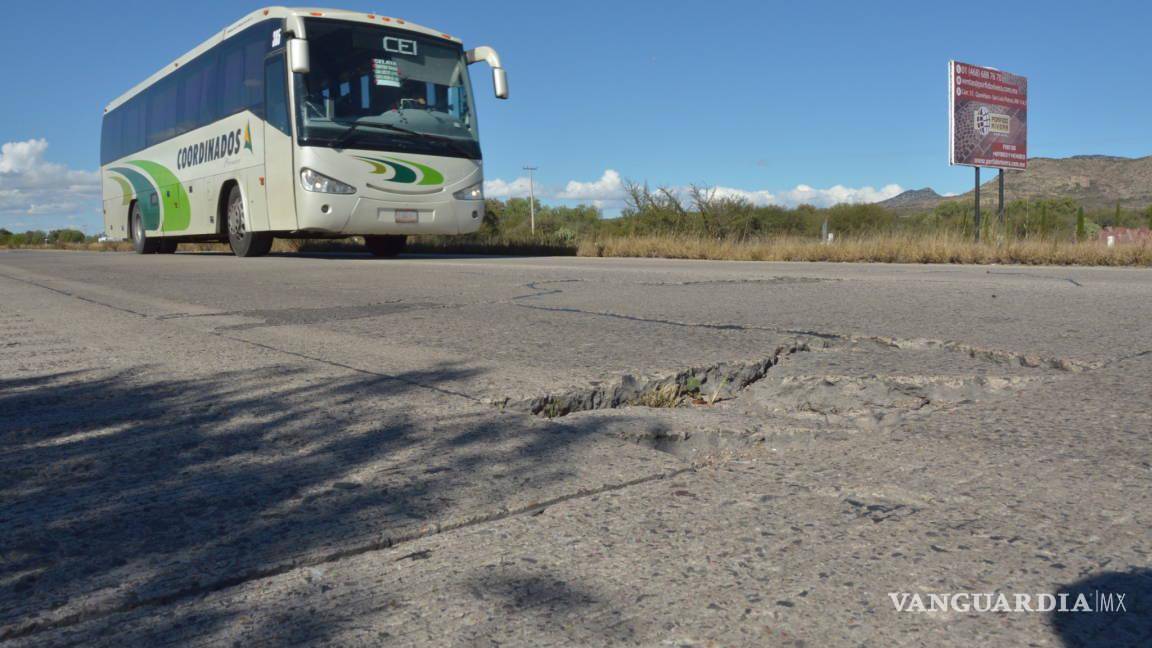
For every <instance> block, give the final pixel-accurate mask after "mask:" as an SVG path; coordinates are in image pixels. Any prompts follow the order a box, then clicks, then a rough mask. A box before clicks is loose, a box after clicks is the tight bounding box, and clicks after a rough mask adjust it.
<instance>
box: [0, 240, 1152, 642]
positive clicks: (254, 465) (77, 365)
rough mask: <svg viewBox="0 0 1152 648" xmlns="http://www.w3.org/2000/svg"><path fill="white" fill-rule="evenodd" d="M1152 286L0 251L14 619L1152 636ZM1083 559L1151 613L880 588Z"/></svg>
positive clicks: (631, 632)
mask: <svg viewBox="0 0 1152 648" xmlns="http://www.w3.org/2000/svg"><path fill="white" fill-rule="evenodd" d="M1150 298H1152V271H1148V270H1137V269H1085V268H1009V267H993V268H989V267H942V266H890V265H884V266H881V265H873V266H869V265H832V264H766V263H712V262H685V261H664V260H605V259H484V258H446V257H409V258H402V259H399V260H388V261H381V260H376V259H371V258H368V257H357V256H311V257H309V256H283V257H271V258H266V259H258V260H241V259H235V258H232V257H228V256H222V255H211V254H187V255H183V254H182V255H177V256H175V257H164V256H155V257H137V256H132V255H126V254H100V253H79V252H29V251H13V252H0V439H2V440H3V445H2V446H0V643H2V644H5V645H136V644H152V645H164V644H182V645H183V644H193V645H224V644H227V645H235V644H250V643H271V644H325V643H327V644H335V645H377V644H389V643H391V644H395V645H413V644H416V645H524V646H540V645H644V646H658V645H688V646H693V645H810V646H813V645H820V646H822V645H973V644H993V645H1023V644H1027V645H1036V646H1060V645H1102V644H1109V645H1147V644H1148V643H1149V642H1150V641H1152V619H1150V605H1152V576H1150V574H1152V572H1150V571H1149V556H1150V552H1152V534H1150V532H1149V528H1150V523H1152V498H1150V496H1149V495H1150V489H1149V484H1150V479H1152V445H1150V443H1149V442H1150V440H1152V439H1150V436H1152V399H1150V396H1152V388H1150V386H1149V385H1150V384H1152V383H1150V381H1149V378H1152V335H1149V333H1150V332H1152V325H1150V324H1149V322H1150V321H1152V318H1150V315H1152V299H1150ZM533 403H534V404H535V405H531V404H533ZM638 403H644V404H647V405H662V406H661V407H651V406H641V405H638ZM1095 590H1100V591H1113V592H1121V593H1125V594H1126V595H1127V597H1126V601H1127V608H1128V609H1127V611H1125V612H1122V613H1117V614H1091V615H1089V614H1081V615H1072V614H1055V615H1050V614H1045V613H975V612H969V613H962V612H956V611H950V612H931V613H906V612H905V613H901V612H897V611H896V610H895V609H894V606H893V604H892V602H891V600H890V598H889V596H888V594H889V593H890V592H920V593H923V594H927V593H931V592H936V593H946V592H958V591H972V592H1006V593H1010V594H1011V593H1017V592H1025V593H1050V592H1079V591H1095Z"/></svg>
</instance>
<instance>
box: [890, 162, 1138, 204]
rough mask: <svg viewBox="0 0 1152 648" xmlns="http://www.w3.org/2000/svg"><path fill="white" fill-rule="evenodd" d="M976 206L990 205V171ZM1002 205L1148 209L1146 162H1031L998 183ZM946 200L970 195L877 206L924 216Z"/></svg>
mask: <svg viewBox="0 0 1152 648" xmlns="http://www.w3.org/2000/svg"><path fill="white" fill-rule="evenodd" d="M985 177H986V178H988V180H987V182H984V183H983V184H982V185H981V187H982V188H981V196H980V199H981V200H980V202H981V203H983V204H984V205H985V207H988V206H992V205H994V204H995V202H996V171H995V170H994V169H986V170H985V171H984V174H983V175H982V177H981V179H984V178H985ZM1004 194H1005V195H1004V199H1005V200H1006V201H1008V202H1011V201H1013V200H1018V199H1024V200H1035V199H1041V198H1071V199H1073V200H1076V201H1078V202H1079V203H1080V204H1082V205H1084V207H1085V208H1086V209H1110V208H1112V207H1115V206H1116V203H1120V205H1121V206H1122V207H1124V208H1126V209H1143V208H1145V207H1147V206H1148V205H1152V156H1149V157H1142V158H1126V157H1115V156H1111V155H1076V156H1073V157H1069V158H1059V159H1056V158H1032V159H1030V160H1028V170H1027V171H1009V172H1008V173H1007V174H1006V175H1005V178H1004ZM946 200H961V201H963V200H966V201H968V202H971V201H972V192H971V191H969V192H968V193H965V194H961V195H959V196H952V197H945V196H941V195H939V194H937V193H936V192H935V191H933V190H932V189H915V190H912V191H905V192H904V193H902V194H900V195H898V196H895V197H893V198H889V199H888V200H885V201H883V202H881V203H880V204H881V205H883V206H885V207H888V208H890V209H893V210H895V211H899V212H906V213H908V212H919V211H930V210H932V209H935V207H936V206H937V205H939V204H940V203H941V202H943V201H946Z"/></svg>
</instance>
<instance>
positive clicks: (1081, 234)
mask: <svg viewBox="0 0 1152 648" xmlns="http://www.w3.org/2000/svg"><path fill="white" fill-rule="evenodd" d="M1087 235H1088V232H1087V229H1086V223H1085V222H1084V208H1083V207H1081V208H1080V209H1078V210H1076V240H1077V241H1083V240H1085V239H1086V238H1087Z"/></svg>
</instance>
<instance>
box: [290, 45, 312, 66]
mask: <svg viewBox="0 0 1152 648" xmlns="http://www.w3.org/2000/svg"><path fill="white" fill-rule="evenodd" d="M288 65H289V67H291V68H292V73H293V74H308V73H309V72H311V71H312V57H311V54H310V53H309V51H308V41H306V40H304V39H303V38H293V39H292V40H290V41H288Z"/></svg>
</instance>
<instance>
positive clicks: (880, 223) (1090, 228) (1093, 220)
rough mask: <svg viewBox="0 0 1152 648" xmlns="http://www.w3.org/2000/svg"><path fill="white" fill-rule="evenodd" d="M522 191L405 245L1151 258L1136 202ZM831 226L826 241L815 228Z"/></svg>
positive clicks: (780, 257)
mask: <svg viewBox="0 0 1152 648" xmlns="http://www.w3.org/2000/svg"><path fill="white" fill-rule="evenodd" d="M529 207H530V205H529V203H528V201H527V200H526V199H522V198H513V199H510V200H507V201H501V200H491V199H490V200H488V202H487V214H486V216H485V218H484V223H483V225H482V226H481V229H480V231H479V232H477V233H475V234H472V235H468V236H459V237H416V238H413V239H412V240H411V242H410V246H409V250H411V251H415V252H433V253H448V254H511V255H580V256H611V257H664V258H681V259H719V260H723V259H728V260H741V261H841V262H849V261H864V262H887V263H1015V264H1043V265H1062V264H1064V265H1069V264H1075V265H1138V266H1152V242H1149V241H1147V240H1145V241H1144V242H1141V243H1121V244H1118V245H1116V246H1115V247H1108V246H1107V245H1106V244H1105V243H1103V242H1102V241H1100V236H1099V234H1100V231H1101V229H1102V228H1106V227H1124V228H1140V227H1147V228H1150V229H1152V206H1150V207H1148V208H1147V209H1144V210H1132V209H1123V208H1122V207H1121V206H1120V205H1117V206H1116V207H1115V208H1114V209H1109V210H1085V209H1084V208H1083V207H1081V206H1080V205H1079V204H1077V203H1076V202H1075V201H1072V200H1068V199H1050V200H1036V201H1015V202H1012V203H1010V204H1008V205H1006V208H1005V218H1004V221H1003V222H1002V223H1001V222H1000V221H999V220H998V218H997V214H996V212H995V209H989V206H988V204H987V203H985V208H984V218H983V223H982V225H981V241H982V242H981V243H975V242H973V239H974V238H975V218H974V209H973V204H972V202H971V201H959V200H957V201H951V202H945V203H942V204H941V205H940V206H938V207H937V208H936V209H934V210H932V211H930V212H924V213H912V214H904V213H897V212H895V211H893V210H890V209H887V208H885V207H883V206H880V205H837V206H834V207H829V208H817V207H813V206H810V205H800V206H798V207H795V208H785V207H779V206H757V205H754V204H752V203H750V202H748V201H747V200H743V199H741V198H738V197H730V196H724V195H721V194H720V193H718V192H717V191H715V190H713V189H710V188H707V187H691V188H689V190H688V191H686V192H680V191H673V190H671V189H667V188H655V189H653V188H651V187H649V186H647V185H642V184H629V185H627V200H626V206H625V207H624V209H623V211H622V213H621V215H620V217H619V218H604V217H603V214H602V213H601V210H600V209H599V208H597V207H595V206H591V205H578V206H550V205H543V204H540V203H539V202H537V205H536V208H537V209H536V231H535V233H533V232H532V228H531V223H530V215H529V214H530V209H529ZM825 232H829V233H831V234H832V235H833V240H832V241H831V242H829V241H826V240H825V238H824V233H825ZM0 247H7V248H21V247H36V248H59V249H80V250H106V251H129V250H131V249H132V246H131V244H130V243H128V242H124V241H117V242H106V243H101V242H98V241H97V239H96V237H89V236H85V235H84V234H83V233H82V232H79V231H76V230H54V231H51V232H42V231H31V232H24V233H12V232H8V231H7V230H3V229H0ZM181 249H182V250H199V251H220V252H226V251H227V249H228V248H227V246H226V245H221V244H211V243H205V244H185V245H181ZM358 250H360V247H359V245H358V241H356V240H337V241H330V240H278V241H277V243H276V246H275V247H274V248H273V251H275V252H282V253H291V252H305V253H307V252H332V251H358Z"/></svg>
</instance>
